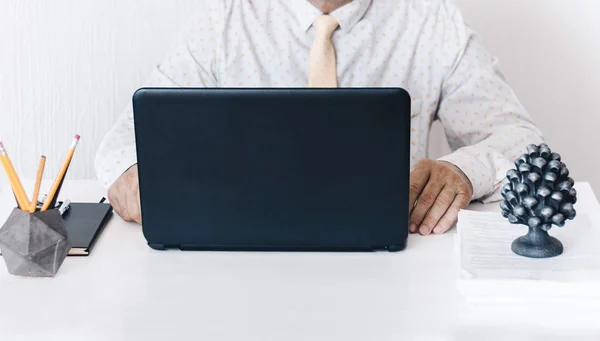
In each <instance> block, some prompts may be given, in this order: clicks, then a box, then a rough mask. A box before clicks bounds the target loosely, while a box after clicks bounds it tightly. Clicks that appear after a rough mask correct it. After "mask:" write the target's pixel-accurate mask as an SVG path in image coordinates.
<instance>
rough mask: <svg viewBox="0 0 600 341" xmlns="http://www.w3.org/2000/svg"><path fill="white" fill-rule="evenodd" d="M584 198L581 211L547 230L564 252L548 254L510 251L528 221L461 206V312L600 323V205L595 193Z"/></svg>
mask: <svg viewBox="0 0 600 341" xmlns="http://www.w3.org/2000/svg"><path fill="white" fill-rule="evenodd" d="M585 200H586V203H585V205H582V206H585V209H584V210H583V211H584V212H578V215H577V217H576V218H575V219H574V220H572V221H568V222H567V224H566V225H565V227H563V228H557V227H553V228H552V229H551V230H550V234H551V235H552V236H554V237H556V238H558V239H559V240H560V241H561V242H562V243H563V246H564V253H563V254H562V255H561V256H558V257H555V258H548V259H531V258H525V257H521V256H518V255H516V254H514V253H513V252H512V250H511V243H512V241H513V240H514V239H515V238H517V237H519V236H521V235H524V234H526V233H527V227H526V226H523V225H512V224H510V223H509V222H508V221H507V220H506V219H505V218H504V217H502V215H501V214H500V213H497V212H476V211H467V210H463V211H461V212H460V213H459V218H458V224H457V228H458V233H457V235H456V244H457V247H456V250H457V260H458V262H457V264H458V281H457V285H458V289H459V291H460V292H461V293H462V294H463V296H464V299H465V307H464V309H463V310H462V312H463V314H465V315H467V316H468V317H470V318H476V319H485V320H488V321H490V320H494V321H496V322H506V321H507V320H510V321H521V322H523V321H527V319H529V320H530V321H533V320H535V321H536V324H540V323H541V324H547V325H551V326H560V325H568V326H573V325H577V326H578V327H585V326H597V325H598V324H600V218H599V217H600V215H599V214H600V205H598V203H597V201H596V200H595V197H594V196H593V194H591V196H587V197H586V198H585ZM537 322H540V323H537Z"/></svg>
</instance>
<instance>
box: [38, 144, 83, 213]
mask: <svg viewBox="0 0 600 341" xmlns="http://www.w3.org/2000/svg"><path fill="white" fill-rule="evenodd" d="M79 138H80V137H79V135H75V137H74V138H73V143H72V144H71V147H70V148H69V150H68V152H67V157H65V161H63V164H62V167H60V171H59V172H58V174H57V175H56V179H55V180H54V184H52V188H51V189H50V192H49V193H48V196H47V197H46V200H44V205H42V209H41V210H40V211H41V212H44V211H46V210H47V209H48V207H50V204H51V203H52V202H53V201H54V197H55V196H56V195H57V193H56V192H57V191H58V188H59V187H60V185H61V184H62V181H63V179H64V177H65V174H66V173H67V169H68V168H69V165H70V164H71V160H72V159H73V154H74V153H75V148H77V143H79Z"/></svg>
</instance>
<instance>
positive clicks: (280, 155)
mask: <svg viewBox="0 0 600 341" xmlns="http://www.w3.org/2000/svg"><path fill="white" fill-rule="evenodd" d="M133 108H134V121H135V136H136V145H137V157H138V170H139V181H140V195H141V209H142V220H143V232H144V236H145V238H146V240H147V241H148V244H149V245H150V246H151V247H153V248H156V249H164V248H171V247H174V248H180V249H199V250H377V249H388V250H391V251H396V250H401V249H403V248H404V246H405V243H406V239H407V236H408V225H409V214H408V195H409V190H408V187H409V172H410V159H409V158H410V96H409V95H408V93H407V92H406V91H405V90H403V89H398V88H369V89H357V88H351V89H341V88H338V89H281V88H279V89H223V88H220V89H198V88H142V89H140V90H138V91H137V92H136V93H135V94H134V96H133Z"/></svg>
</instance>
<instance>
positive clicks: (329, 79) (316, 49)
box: [296, 0, 339, 88]
mask: <svg viewBox="0 0 600 341" xmlns="http://www.w3.org/2000/svg"><path fill="white" fill-rule="evenodd" d="M296 1H297V0H296ZM338 25H339V24H338V22H337V21H336V20H335V19H334V18H333V17H331V16H329V15H327V14H323V15H322V16H320V17H319V18H317V20H315V22H314V23H313V26H314V28H315V30H316V33H315V39H314V41H313V44H312V48H311V49H310V65H309V69H308V86H309V87H311V88H335V87H337V86H338V84H337V71H336V63H335V49H334V48H333V43H332V42H331V36H332V35H333V31H335V30H336V28H337V27H338Z"/></svg>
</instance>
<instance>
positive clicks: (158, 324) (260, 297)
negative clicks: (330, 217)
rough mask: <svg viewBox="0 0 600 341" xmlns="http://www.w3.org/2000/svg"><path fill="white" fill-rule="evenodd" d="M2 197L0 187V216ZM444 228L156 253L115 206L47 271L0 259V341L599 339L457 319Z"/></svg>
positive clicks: (84, 185) (89, 196)
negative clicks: (85, 240)
mask: <svg viewBox="0 0 600 341" xmlns="http://www.w3.org/2000/svg"><path fill="white" fill-rule="evenodd" d="M578 190H579V191H580V192H581V191H585V190H588V191H591V189H590V188H589V186H587V185H585V184H584V185H583V186H581V187H579V188H578ZM63 194H64V196H63V198H69V199H71V200H72V201H98V200H99V199H100V198H101V197H102V196H103V195H104V192H103V191H102V188H101V187H100V186H99V185H98V184H97V183H95V182H92V181H71V182H67V183H66V184H65V187H64V189H63ZM13 201H14V200H13V198H12V196H11V195H10V192H9V193H7V191H4V193H2V194H1V195H0V220H1V222H4V221H5V219H6V217H7V216H8V214H9V213H10V210H11V207H13V206H14V202H13ZM583 206H584V205H583ZM496 207H497V205H493V206H487V207H486V206H482V205H473V206H472V207H471V208H472V209H478V210H480V209H485V210H495V209H496ZM582 208H584V207H582V206H579V207H578V209H580V210H581V209H582ZM453 235H454V230H452V231H451V232H449V233H447V234H445V235H441V236H428V237H421V236H418V235H413V236H411V237H410V238H409V241H408V247H407V249H406V250H405V251H402V252H400V253H387V252H379V253H225V252H223V253H217V252H181V251H162V252H161V251H154V250H152V249H150V248H149V247H148V246H146V243H145V240H144V237H143V235H142V232H141V228H140V226H137V225H135V224H128V223H125V222H124V221H123V220H121V219H120V218H119V217H118V216H116V215H115V216H114V217H113V218H112V220H111V222H110V223H109V225H108V226H107V227H106V229H105V230H104V233H103V234H102V235H101V237H100V238H99V240H98V244H97V245H96V247H95V249H94V250H93V252H92V255H91V256H89V257H87V258H75V257H68V258H67V259H66V260H65V263H64V264H63V266H62V268H61V269H60V271H59V273H58V274H57V276H56V277H55V278H53V279H35V278H21V277H15V276H11V275H9V274H8V272H7V271H6V267H5V265H4V262H3V261H0V340H2V341H5V340H6V341H20V340H35V341H39V340H44V341H51V340H86V341H92V340H111V341H118V340H126V341H132V340H144V341H148V340H175V339H181V340H211V341H216V340H260V341H267V340H311V341H316V340H328V341H331V340H345V341H349V340H361V341H365V340H377V341H381V340H477V341H480V340H567V339H569V340H598V339H600V332H595V331H593V330H588V331H586V332H583V331H581V332H576V333H575V334H573V333H574V332H573V331H554V330H547V329H545V330H536V328H535V324H534V323H535V320H536V318H547V317H533V318H532V319H531V321H523V323H524V325H523V326H514V325H497V324H490V325H481V324H479V325H472V324H470V323H469V322H468V321H462V320H461V319H460V318H459V316H458V309H459V304H460V300H461V297H460V296H459V293H458V291H457V290H456V288H455V282H454V279H455V273H454V270H453V269H454V268H453V258H452V257H453ZM532 323H533V324H532ZM599 328H600V327H599Z"/></svg>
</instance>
